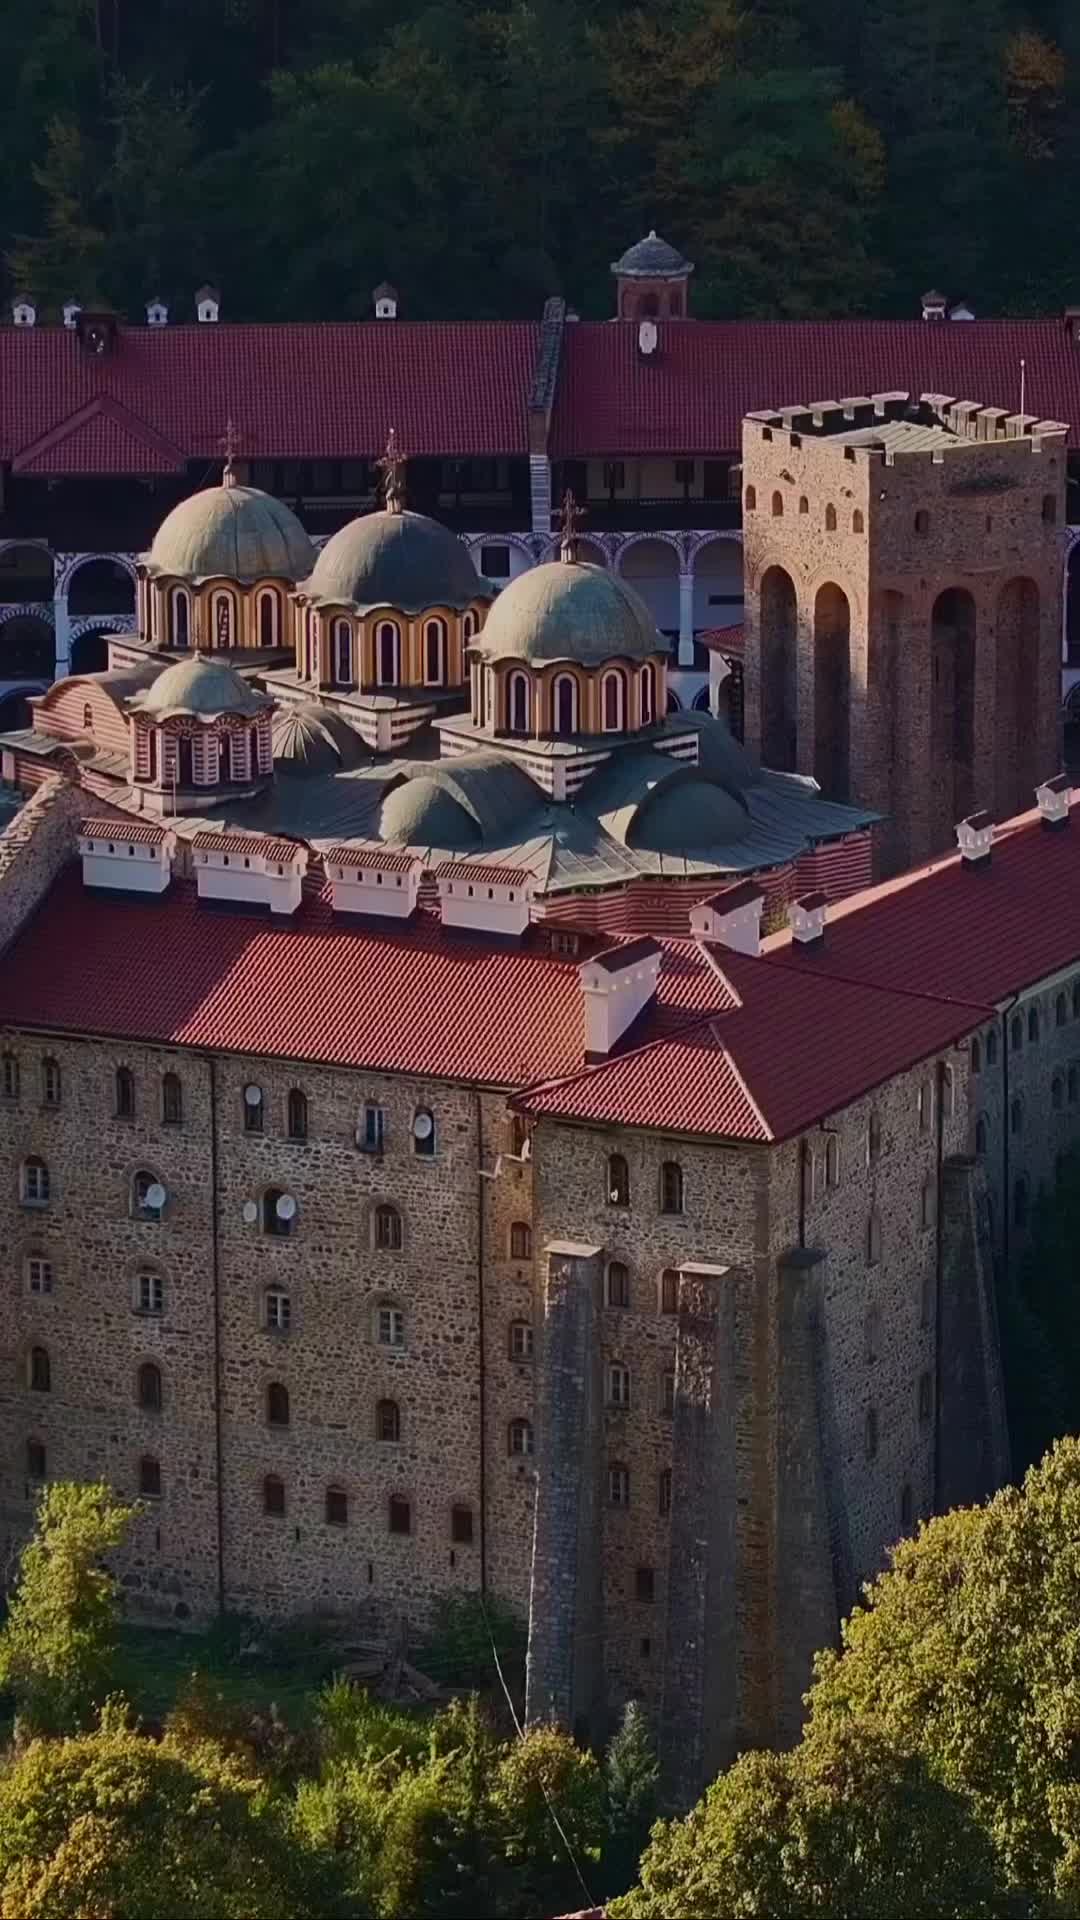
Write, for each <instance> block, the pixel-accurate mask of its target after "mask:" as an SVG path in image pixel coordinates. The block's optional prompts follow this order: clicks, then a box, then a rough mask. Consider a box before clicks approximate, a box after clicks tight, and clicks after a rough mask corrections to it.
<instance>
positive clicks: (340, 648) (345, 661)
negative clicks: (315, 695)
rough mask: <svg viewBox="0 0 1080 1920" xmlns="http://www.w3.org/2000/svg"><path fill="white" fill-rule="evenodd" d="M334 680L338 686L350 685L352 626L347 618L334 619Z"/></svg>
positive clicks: (351, 676)
mask: <svg viewBox="0 0 1080 1920" xmlns="http://www.w3.org/2000/svg"><path fill="white" fill-rule="evenodd" d="M334 680H335V682H336V684H337V685H338V686H339V687H351V685H352V680H353V642H352V628H351V627H350V625H349V622H348V621H347V620H335V621H334Z"/></svg>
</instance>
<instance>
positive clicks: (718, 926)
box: [690, 880, 765, 954]
mask: <svg viewBox="0 0 1080 1920" xmlns="http://www.w3.org/2000/svg"><path fill="white" fill-rule="evenodd" d="M764 906H765V895H764V893H763V891H762V889H761V888H760V887H759V886H758V885H757V884H756V882H755V881H753V880H737V881H736V882H735V883H734V885H733V886H730V887H721V888H720V890H719V892H718V893H714V894H711V895H710V896H709V898H708V900H702V901H699V903H698V905H697V906H696V907H692V908H691V909H690V931H691V933H692V934H693V936H694V938H695V939H696V940H717V941H719V942H720V944H721V945H722V946H725V947H730V948H731V949H732V951H733V952H734V953H753V954H758V953H760V952H761V915H762V910H763V908H764Z"/></svg>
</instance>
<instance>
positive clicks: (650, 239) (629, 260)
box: [611, 227, 694, 280]
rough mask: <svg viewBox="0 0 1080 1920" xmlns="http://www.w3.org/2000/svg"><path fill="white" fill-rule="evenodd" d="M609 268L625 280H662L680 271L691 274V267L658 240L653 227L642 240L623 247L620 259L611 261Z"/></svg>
mask: <svg viewBox="0 0 1080 1920" xmlns="http://www.w3.org/2000/svg"><path fill="white" fill-rule="evenodd" d="M611 271H612V273H617V274H620V275H621V276H622V278H623V279H626V280H634V279H640V280H666V279H676V278H681V277H682V275H683V274H687V273H693V271H694V269H693V266H692V264H691V262H690V261H689V260H685V259H684V258H683V256H682V254H681V253H680V252H679V250H678V248H677V247H672V246H669V245H668V243H667V241H666V240H661V238H660V236H659V234H658V233H657V231H656V229H655V227H652V228H650V230H649V232H648V233H647V234H646V236H645V238H644V240H638V241H637V242H636V244H635V245H634V246H632V247H627V249H626V252H625V253H624V254H623V255H622V256H621V258H620V259H618V260H613V261H612V263H611Z"/></svg>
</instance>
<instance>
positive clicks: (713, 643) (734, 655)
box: [694, 625, 744, 660]
mask: <svg viewBox="0 0 1080 1920" xmlns="http://www.w3.org/2000/svg"><path fill="white" fill-rule="evenodd" d="M694 639H695V640H697V641H699V642H700V644H701V645H702V646H703V647H708V649H709V652H710V653H722V654H723V655H724V656H725V658H726V659H731V660H741V659H742V657H743V651H744V640H743V629H742V627H741V625H740V626H733V627H706V628H705V631H704V632H703V633H695V635H694Z"/></svg>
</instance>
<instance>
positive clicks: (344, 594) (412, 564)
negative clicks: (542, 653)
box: [302, 513, 491, 614]
mask: <svg viewBox="0 0 1080 1920" xmlns="http://www.w3.org/2000/svg"><path fill="white" fill-rule="evenodd" d="M302 587H303V591H304V593H305V594H307V595H308V597H309V598H310V599H312V600H317V601H320V602H322V603H323V604H326V605H333V606H346V607H353V608H355V609H356V611H357V612H358V613H367V612H368V611H369V610H370V609H371V608H373V607H395V608H397V610H398V611H399V612H400V613H409V614H413V613H422V612H423V611H424V609H425V608H426V607H453V608H454V609H455V610H456V611H457V612H458V613H460V612H462V611H463V610H464V609H465V608H466V607H468V606H471V605H472V604H473V602H474V601H476V600H490V598H491V588H490V587H489V586H488V583H487V581H486V580H482V579H481V577H480V575H479V574H478V573H477V571H476V568H475V567H474V566H473V563H472V561H471V560H470V558H469V555H468V552H467V550H466V548H465V547H464V546H463V545H462V543H461V541H460V540H459V539H458V538H457V535H456V534H453V533H451V531H450V529H449V527H444V526H443V525H442V523H441V522H440V521H438V520H429V519H428V518H427V516H426V515H425V514H422V513H365V514H362V515H361V516H360V518H359V519H358V520H350V521H349V524H348V526H345V527H341V528H339V529H338V532H337V533H335V534H334V535H333V536H332V537H331V538H330V539H329V540H328V541H327V543H326V545H325V547H324V548H323V550H322V552H321V553H320V555H319V557H318V559H317V560H316V562H315V566H314V570H313V572H312V574H311V578H310V579H309V580H305V581H303V583H302Z"/></svg>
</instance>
